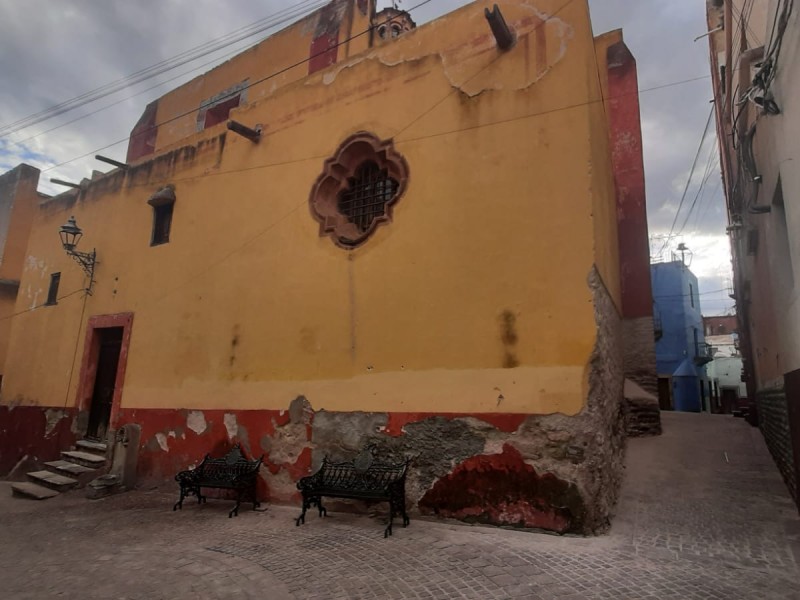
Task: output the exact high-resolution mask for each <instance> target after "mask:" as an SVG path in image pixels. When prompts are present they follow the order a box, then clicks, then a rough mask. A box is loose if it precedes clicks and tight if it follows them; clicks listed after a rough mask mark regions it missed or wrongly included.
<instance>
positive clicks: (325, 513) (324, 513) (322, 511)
mask: <svg viewBox="0 0 800 600" xmlns="http://www.w3.org/2000/svg"><path fill="white" fill-rule="evenodd" d="M317 508H319V516H320V517H327V516H328V509H327V508H325V507H324V506H322V496H320V497H319V498H317Z"/></svg>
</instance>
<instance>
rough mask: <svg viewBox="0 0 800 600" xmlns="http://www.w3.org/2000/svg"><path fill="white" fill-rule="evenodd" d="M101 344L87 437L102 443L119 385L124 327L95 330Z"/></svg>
mask: <svg viewBox="0 0 800 600" xmlns="http://www.w3.org/2000/svg"><path fill="white" fill-rule="evenodd" d="M95 332H96V334H97V337H98V338H99V340H98V342H99V344H100V348H99V352H98V356H97V373H96V374H95V378H94V389H93V390H92V402H91V405H90V406H89V425H88V427H87V429H86V437H87V438H89V439H94V440H99V441H102V440H104V439H105V437H106V432H107V431H108V423H109V420H110V418H111V406H112V404H113V401H114V388H115V387H116V383H117V368H118V366H119V352H120V349H121V346H122V332H123V329H122V327H107V328H104V329H96V330H95Z"/></svg>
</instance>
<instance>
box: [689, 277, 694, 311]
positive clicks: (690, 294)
mask: <svg viewBox="0 0 800 600" xmlns="http://www.w3.org/2000/svg"><path fill="white" fill-rule="evenodd" d="M689 302H691V303H692V308H694V286H693V285H692V284H691V283H690V284H689Z"/></svg>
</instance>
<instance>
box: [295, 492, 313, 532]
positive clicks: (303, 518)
mask: <svg viewBox="0 0 800 600" xmlns="http://www.w3.org/2000/svg"><path fill="white" fill-rule="evenodd" d="M310 505H311V502H310V501H309V500H308V498H306V497H305V495H304V496H303V512H301V513H300V516H299V517H297V518H296V519H295V521H294V524H295V527H300V523H304V524H305V522H306V511H307V510H308V509H309V507H310Z"/></svg>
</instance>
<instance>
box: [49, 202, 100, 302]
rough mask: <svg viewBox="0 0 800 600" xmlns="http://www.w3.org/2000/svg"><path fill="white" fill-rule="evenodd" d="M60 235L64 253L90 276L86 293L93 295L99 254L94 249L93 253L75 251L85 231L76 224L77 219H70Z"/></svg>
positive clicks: (59, 232) (60, 231) (61, 229)
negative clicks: (95, 269)
mask: <svg viewBox="0 0 800 600" xmlns="http://www.w3.org/2000/svg"><path fill="white" fill-rule="evenodd" d="M58 235H59V236H60V237H61V245H62V246H63V247H64V251H65V252H66V253H67V254H69V255H70V256H71V257H72V258H73V259H74V260H75V262H77V263H78V264H79V265H80V266H81V268H82V269H83V270H84V272H85V273H86V274H87V275H88V276H89V287H87V288H86V291H87V292H88V293H89V294H91V293H92V284H93V283H94V266H95V265H96V264H97V253H96V252H95V250H94V248H93V249H92V251H91V252H80V251H78V250H76V249H75V248H76V247H77V245H78V242H79V241H80V240H81V237H83V231H82V230H81V228H80V227H78V224H77V223H76V222H75V217H70V218H69V220H68V221H67V222H66V223H65V224H64V225H62V226H61V228H60V229H59V230H58Z"/></svg>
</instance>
